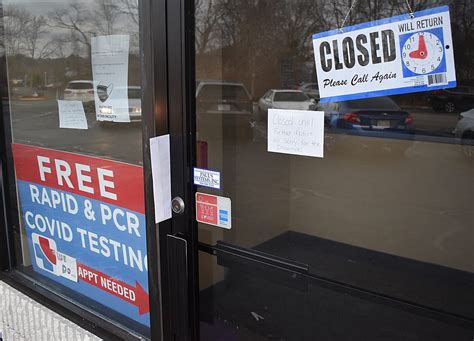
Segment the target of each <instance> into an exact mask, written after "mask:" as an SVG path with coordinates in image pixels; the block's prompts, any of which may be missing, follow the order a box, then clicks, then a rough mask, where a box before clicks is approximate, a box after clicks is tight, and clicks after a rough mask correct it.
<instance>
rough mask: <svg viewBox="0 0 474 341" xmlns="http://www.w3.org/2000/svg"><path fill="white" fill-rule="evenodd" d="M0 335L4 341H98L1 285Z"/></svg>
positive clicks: (13, 290)
mask: <svg viewBox="0 0 474 341" xmlns="http://www.w3.org/2000/svg"><path fill="white" fill-rule="evenodd" d="M0 334H1V335H0V339H1V338H2V336H3V340H4V341H10V340H15V341H16V340H35V341H43V340H44V341H52V340H88V341H89V340H91V341H92V340H100V339H99V338H98V337H96V336H95V335H93V334H91V333H89V332H88V331H86V330H84V329H82V328H81V327H79V326H78V325H76V324H74V323H72V322H71V321H69V320H67V319H65V318H63V317H61V316H60V315H58V314H56V313H55V312H53V311H51V310H49V309H47V308H46V307H44V306H42V305H41V304H39V303H38V302H36V301H34V300H32V299H31V298H29V297H28V296H26V295H23V294H22V293H20V292H19V291H17V290H15V289H13V288H12V287H11V286H9V285H7V284H5V283H4V282H1V281H0Z"/></svg>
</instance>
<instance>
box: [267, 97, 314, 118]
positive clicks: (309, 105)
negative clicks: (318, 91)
mask: <svg viewBox="0 0 474 341" xmlns="http://www.w3.org/2000/svg"><path fill="white" fill-rule="evenodd" d="M268 109H293V110H316V102H315V100H314V99H311V98H309V97H308V96H307V95H306V94H305V93H304V92H303V91H300V90H269V91H267V93H266V94H265V95H263V96H262V98H260V100H259V101H258V112H259V116H260V117H259V118H260V119H263V120H266V119H267V114H268Z"/></svg>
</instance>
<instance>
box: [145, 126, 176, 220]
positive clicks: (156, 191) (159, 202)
mask: <svg viewBox="0 0 474 341" xmlns="http://www.w3.org/2000/svg"><path fill="white" fill-rule="evenodd" d="M150 153H151V173H152V178H153V198H154V202H155V222H156V223H157V224H158V223H159V222H162V221H164V220H166V219H170V218H171V215H172V213H171V159H170V136H169V135H163V136H157V137H153V138H151V139H150Z"/></svg>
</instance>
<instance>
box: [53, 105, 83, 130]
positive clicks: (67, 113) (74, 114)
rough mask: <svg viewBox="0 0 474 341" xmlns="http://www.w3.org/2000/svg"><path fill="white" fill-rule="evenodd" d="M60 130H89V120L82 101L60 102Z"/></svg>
mask: <svg viewBox="0 0 474 341" xmlns="http://www.w3.org/2000/svg"><path fill="white" fill-rule="evenodd" d="M58 113H59V128H68V129H87V128H88V126H87V118H86V113H85V112H84V106H83V105H82V102H81V101H63V100H59V101H58Z"/></svg>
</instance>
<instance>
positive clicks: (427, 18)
mask: <svg viewBox="0 0 474 341" xmlns="http://www.w3.org/2000/svg"><path fill="white" fill-rule="evenodd" d="M313 48H314V57H315V63H316V73H317V78H318V85H319V94H320V97H321V103H324V102H336V101H343V100H353V99H360V98H368V97H378V96H388V95H395V94H404V93H411V92H420V91H431V90H436V89H444V88H452V87H455V86H456V72H455V67H454V55H453V50H454V48H453V41H452V36H451V22H450V18H449V8H448V6H442V7H436V8H431V9H427V10H424V11H419V12H415V13H414V17H413V18H412V17H410V15H409V14H403V15H399V16H396V17H391V18H386V19H381V20H377V21H371V22H367V23H362V24H358V25H354V26H348V27H344V28H343V31H342V32H341V31H340V30H339V29H336V30H332V31H328V32H322V33H317V34H314V35H313Z"/></svg>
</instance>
